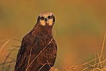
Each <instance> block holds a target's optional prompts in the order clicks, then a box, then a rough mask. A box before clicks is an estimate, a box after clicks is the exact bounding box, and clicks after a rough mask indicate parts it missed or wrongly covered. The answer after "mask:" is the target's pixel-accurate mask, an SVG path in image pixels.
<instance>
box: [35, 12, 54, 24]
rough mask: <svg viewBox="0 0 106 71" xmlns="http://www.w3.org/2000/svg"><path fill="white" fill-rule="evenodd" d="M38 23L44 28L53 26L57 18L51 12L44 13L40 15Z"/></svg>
mask: <svg viewBox="0 0 106 71" xmlns="http://www.w3.org/2000/svg"><path fill="white" fill-rule="evenodd" d="M37 22H38V23H39V24H40V25H42V26H53V24H54V22H55V17H54V15H53V13H51V12H42V13H40V14H39V16H38V19H37Z"/></svg>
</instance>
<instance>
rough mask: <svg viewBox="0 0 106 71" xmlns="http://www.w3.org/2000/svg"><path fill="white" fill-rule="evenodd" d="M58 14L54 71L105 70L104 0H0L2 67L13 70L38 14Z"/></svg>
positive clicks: (0, 58) (54, 29)
mask: <svg viewBox="0 0 106 71" xmlns="http://www.w3.org/2000/svg"><path fill="white" fill-rule="evenodd" d="M45 11H51V12H53V13H54V15H55V17H56V22H55V24H54V27H53V35H54V38H55V40H56V42H57V44H58V55H57V59H56V62H55V66H54V67H53V68H52V71H106V52H105V51H106V41H105V40H106V39H105V38H106V1H105V0H64V1H61V0H46V1H41V0H39V1H37V0H30V1H29V0H0V71H12V70H13V68H14V64H15V59H16V55H17V51H18V49H19V47H20V45H21V40H22V38H23V36H24V35H26V34H27V33H28V32H29V31H30V30H31V29H32V28H33V26H34V25H35V24H36V20H37V17H38V14H39V13H41V12H45Z"/></svg>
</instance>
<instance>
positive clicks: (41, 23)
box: [14, 12, 57, 71]
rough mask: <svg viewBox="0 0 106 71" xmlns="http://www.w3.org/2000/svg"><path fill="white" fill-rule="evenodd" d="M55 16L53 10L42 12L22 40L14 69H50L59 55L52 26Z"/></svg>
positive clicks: (23, 70) (41, 70) (16, 70)
mask: <svg viewBox="0 0 106 71" xmlns="http://www.w3.org/2000/svg"><path fill="white" fill-rule="evenodd" d="M54 23H55V16H54V14H53V13H52V12H41V13H40V14H39V15H38V18H37V23H36V24H35V26H34V27H33V28H32V30H31V31H30V32H29V33H27V34H26V35H25V36H24V37H23V39H22V42H21V46H20V48H19V50H18V53H17V57H16V64H15V68H14V71H49V70H50V69H51V67H53V66H54V63H55V60H56V57H57V44H56V41H55V39H54V38H53V33H52V28H53V25H54Z"/></svg>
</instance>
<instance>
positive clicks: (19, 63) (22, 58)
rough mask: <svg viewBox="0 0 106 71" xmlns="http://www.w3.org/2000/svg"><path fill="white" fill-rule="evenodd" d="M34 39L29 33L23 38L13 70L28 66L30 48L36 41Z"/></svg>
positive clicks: (21, 69) (17, 70) (18, 70)
mask: <svg viewBox="0 0 106 71" xmlns="http://www.w3.org/2000/svg"><path fill="white" fill-rule="evenodd" d="M35 39H36V37H35V36H33V35H31V34H30V33H29V34H27V35H26V36H25V37H24V38H23V40H22V43H21V47H20V49H19V51H18V54H17V59H16V65H15V71H25V70H26V67H27V66H28V61H29V57H30V52H31V49H32V48H33V47H34V46H33V45H36V42H37V41H36V40H35ZM34 48H35V47H34ZM37 54H38V53H37ZM37 54H35V55H37Z"/></svg>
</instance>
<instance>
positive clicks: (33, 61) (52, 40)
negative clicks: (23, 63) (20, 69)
mask: <svg viewBox="0 0 106 71" xmlns="http://www.w3.org/2000/svg"><path fill="white" fill-rule="evenodd" d="M52 41H53V38H52V39H51V40H50V42H48V44H47V45H46V46H45V47H44V48H43V49H42V50H41V51H40V53H39V54H38V55H37V56H36V57H35V58H34V59H33V60H32V61H31V63H30V64H29V65H28V67H27V68H26V70H25V71H27V70H28V68H29V67H30V66H31V64H32V63H33V62H34V61H35V59H36V58H37V57H38V56H39V55H40V54H41V53H42V52H43V51H44V50H45V49H46V47H47V46H48V45H49V44H50V43H51V42H52Z"/></svg>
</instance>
